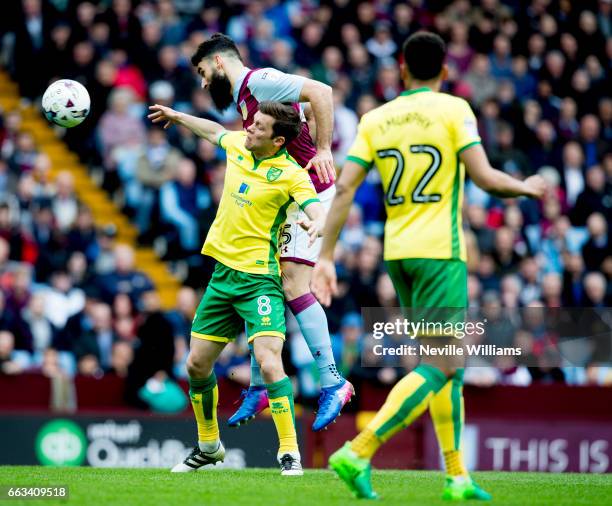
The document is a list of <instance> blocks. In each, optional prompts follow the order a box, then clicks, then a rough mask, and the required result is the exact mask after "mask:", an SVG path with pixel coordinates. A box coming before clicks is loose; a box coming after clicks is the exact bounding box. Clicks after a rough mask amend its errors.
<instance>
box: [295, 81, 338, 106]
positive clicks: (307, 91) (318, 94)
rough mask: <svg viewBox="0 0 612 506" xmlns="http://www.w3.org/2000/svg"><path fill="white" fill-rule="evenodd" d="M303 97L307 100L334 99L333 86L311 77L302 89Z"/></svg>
mask: <svg viewBox="0 0 612 506" xmlns="http://www.w3.org/2000/svg"><path fill="white" fill-rule="evenodd" d="M302 98H304V99H305V100H306V101H307V102H310V103H312V102H316V101H322V100H332V87H331V86H329V85H328V84H325V83H322V82H320V81H315V80H314V79H309V80H308V82H307V84H306V85H305V86H304V89H303V90H302Z"/></svg>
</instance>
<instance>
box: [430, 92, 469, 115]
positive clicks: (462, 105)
mask: <svg viewBox="0 0 612 506" xmlns="http://www.w3.org/2000/svg"><path fill="white" fill-rule="evenodd" d="M436 100H437V101H438V102H439V103H440V104H441V105H443V106H444V107H447V108H448V109H450V110H452V111H463V110H465V109H466V108H467V109H469V108H470V104H469V103H468V101H467V100H465V99H464V98H461V97H457V96H455V95H451V94H450V93H436Z"/></svg>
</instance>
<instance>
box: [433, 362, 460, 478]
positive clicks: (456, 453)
mask: <svg viewBox="0 0 612 506" xmlns="http://www.w3.org/2000/svg"><path fill="white" fill-rule="evenodd" d="M429 414H430V415H431V420H432V421H433V424H434V428H435V430H436V436H437V438H438V443H439V444H440V450H441V451H442V454H443V455H444V464H445V467H446V473H447V474H448V475H449V476H467V475H468V472H467V470H466V468H465V465H464V463H463V451H462V449H461V434H462V432H463V422H464V416H465V414H464V405H463V369H458V370H457V372H456V373H455V375H454V376H453V377H452V378H451V379H450V380H448V381H447V382H446V384H445V385H444V388H442V389H441V390H440V391H439V392H438V393H437V394H435V395H434V396H433V399H432V400H431V402H430V404H429Z"/></svg>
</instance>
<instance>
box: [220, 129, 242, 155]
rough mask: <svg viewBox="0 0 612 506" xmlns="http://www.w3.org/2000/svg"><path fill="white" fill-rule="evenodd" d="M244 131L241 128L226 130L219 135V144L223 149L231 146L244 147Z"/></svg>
mask: <svg viewBox="0 0 612 506" xmlns="http://www.w3.org/2000/svg"><path fill="white" fill-rule="evenodd" d="M245 137H246V132H245V131H243V130H236V131H229V130H226V131H225V132H223V133H222V134H221V136H220V137H219V146H220V147H221V148H223V149H224V150H225V151H227V150H228V149H230V148H232V147H244V138H245Z"/></svg>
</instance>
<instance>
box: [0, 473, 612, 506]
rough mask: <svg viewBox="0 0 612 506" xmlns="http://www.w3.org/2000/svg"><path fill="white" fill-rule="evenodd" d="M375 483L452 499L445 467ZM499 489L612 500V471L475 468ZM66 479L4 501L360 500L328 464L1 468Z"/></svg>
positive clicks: (525, 498)
mask: <svg viewBox="0 0 612 506" xmlns="http://www.w3.org/2000/svg"><path fill="white" fill-rule="evenodd" d="M373 476H374V477H373V483H374V489H375V490H376V491H377V492H378V493H379V494H380V495H381V500H380V501H378V502H376V503H374V504H381V505H385V506H387V505H389V506H395V505H397V506H400V505H401V506H411V505H436V504H448V503H447V502H445V501H442V500H441V499H440V493H441V491H442V474H441V473H439V472H433V471H375V472H374V475H373ZM474 477H475V478H476V480H477V481H478V482H479V483H480V485H481V486H482V487H483V488H485V489H486V490H487V491H489V492H491V493H492V494H493V501H492V502H491V503H490V504H492V505H512V506H515V505H520V506H522V505H529V506H537V505H554V506H559V505H572V506H575V505H582V504H584V505H600V504H601V505H604V504H607V505H610V504H612V475H610V474H608V475H586V474H541V473H498V472H482V473H474ZM7 485H19V486H24V485H30V486H33V485H38V486H51V485H67V486H68V487H69V494H70V496H69V499H68V500H66V501H64V502H62V501H59V500H54V499H45V500H35V499H30V500H18V499H11V500H7V501H2V500H0V505H4V504H6V506H17V505H24V506H36V505H50V504H65V505H66V506H108V505H117V506H149V505H155V506H173V505H177V506H209V505H214V506H216V505H219V506H221V505H223V506H242V505H245V506H281V505H288V506H289V505H290V506H327V505H357V504H364V503H365V504H368V502H364V501H359V500H356V499H353V498H352V497H351V496H350V495H349V492H348V490H347V489H346V487H345V486H344V484H343V483H342V482H341V481H340V480H338V479H337V478H336V476H335V475H334V474H333V473H331V472H329V471H322V470H306V472H305V474H304V476H302V477H281V476H280V472H279V471H276V470H272V469H248V470H241V471H238V470H221V469H219V470H210V471H209V470H203V471H199V472H197V473H189V474H171V473H170V472H168V471H165V470H144V469H94V468H44V467H8V466H5V467H0V487H1V486H7Z"/></svg>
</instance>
